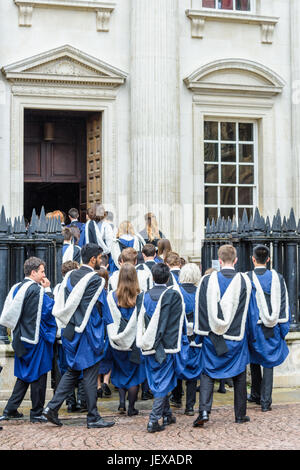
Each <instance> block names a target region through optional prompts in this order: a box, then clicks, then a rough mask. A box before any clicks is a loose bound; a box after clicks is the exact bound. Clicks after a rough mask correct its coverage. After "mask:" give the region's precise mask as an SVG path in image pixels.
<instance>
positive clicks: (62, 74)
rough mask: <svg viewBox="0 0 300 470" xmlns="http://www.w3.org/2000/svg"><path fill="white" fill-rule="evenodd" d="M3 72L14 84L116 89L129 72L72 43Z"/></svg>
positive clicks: (26, 60)
mask: <svg viewBox="0 0 300 470" xmlns="http://www.w3.org/2000/svg"><path fill="white" fill-rule="evenodd" d="M2 72H3V74H4V75H5V77H6V78H7V79H8V80H9V81H11V82H13V83H20V82H22V83H24V82H30V83H32V82H37V83H45V82H47V83H52V84H53V83H60V84H61V83H66V84H73V85H76V84H80V85H82V84H85V85H92V86H95V85H98V86H101V87H107V88H116V87H118V86H120V85H122V84H123V83H124V82H125V80H126V77H127V74H126V73H125V72H123V71H121V70H119V69H117V68H115V67H113V66H111V65H109V64H107V63H105V62H103V61H101V60H99V59H97V58H95V57H92V56H90V55H88V54H86V53H84V52H82V51H80V50H78V49H75V48H74V47H72V46H69V45H65V46H62V47H59V48H57V49H53V50H50V51H47V52H45V53H42V54H38V55H36V56H33V57H30V58H27V59H24V60H21V61H19V62H15V63H14V64H11V65H7V66H4V67H3V68H2Z"/></svg>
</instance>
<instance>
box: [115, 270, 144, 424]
mask: <svg viewBox="0 0 300 470" xmlns="http://www.w3.org/2000/svg"><path fill="white" fill-rule="evenodd" d="M107 301H108V307H109V309H110V313H111V316H112V318H113V320H114V323H113V324H111V325H109V326H108V328H107V332H108V336H109V339H110V351H111V356H112V360H113V366H112V372H111V382H112V384H113V385H114V386H115V387H117V388H118V389H119V396H120V406H119V411H120V412H122V413H124V412H125V411H126V405H125V397H126V393H127V394H128V401H129V407H128V416H134V415H137V414H138V410H137V409H135V406H134V405H135V402H136V400H137V394H138V389H139V385H140V384H141V383H143V382H144V380H145V378H146V373H145V365H144V360H143V357H142V354H141V352H140V350H139V349H138V348H137V347H136V329H137V318H138V315H139V312H140V309H141V306H142V303H143V293H140V288H139V284H138V278H137V273H136V270H135V268H134V266H133V265H132V264H130V263H124V264H123V265H122V267H121V269H120V275H119V281H118V287H117V290H115V291H111V292H109V294H108V298H107Z"/></svg>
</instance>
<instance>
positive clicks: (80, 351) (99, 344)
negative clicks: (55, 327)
mask: <svg viewBox="0 0 300 470" xmlns="http://www.w3.org/2000/svg"><path fill="white" fill-rule="evenodd" d="M75 287H76V286H75ZM67 288H68V290H69V291H70V292H71V291H72V290H73V286H72V285H71V282H70V278H69V279H68V282H67ZM98 301H99V302H100V303H101V307H102V318H101V316H100V315H99V311H98V309H97V307H96V306H94V307H93V309H92V312H91V314H90V317H89V320H88V322H87V325H86V327H85V329H84V330H83V332H82V333H78V332H75V333H74V337H73V339H72V340H71V341H70V340H68V339H67V338H65V337H64V335H63V333H64V329H62V332H61V333H62V336H61V338H62V345H63V348H64V350H65V354H66V362H67V364H68V367H70V368H71V369H73V370H84V369H87V368H88V367H91V366H93V365H94V364H96V363H97V362H99V360H100V358H101V355H102V354H103V350H104V337H105V328H106V325H108V324H110V323H112V321H113V320H112V317H111V315H110V311H109V309H108V305H107V301H106V292H105V290H104V289H103V290H102V292H101V294H100V296H99V298H98Z"/></svg>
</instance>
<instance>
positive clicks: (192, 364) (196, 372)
mask: <svg viewBox="0 0 300 470" xmlns="http://www.w3.org/2000/svg"><path fill="white" fill-rule="evenodd" d="M180 290H181V293H182V296H183V300H184V304H185V312H186V315H189V314H190V313H193V323H194V318H195V297H196V287H195V289H191V290H193V292H188V291H187V290H186V289H185V288H184V287H183V286H180ZM194 341H195V343H196V344H201V343H202V337H201V336H199V335H194ZM182 342H183V347H184V348H185V349H186V352H187V358H186V361H185V362H184V370H183V372H182V374H180V376H179V377H178V378H179V379H184V380H198V379H200V375H201V372H202V367H203V366H202V348H197V347H195V346H190V345H189V341H188V338H187V336H186V335H184V336H183V338H182ZM186 343H187V344H188V347H187V346H186Z"/></svg>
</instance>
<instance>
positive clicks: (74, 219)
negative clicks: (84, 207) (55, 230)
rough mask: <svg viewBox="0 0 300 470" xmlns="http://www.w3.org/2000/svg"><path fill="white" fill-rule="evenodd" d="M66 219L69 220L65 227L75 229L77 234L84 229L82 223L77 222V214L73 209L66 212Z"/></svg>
mask: <svg viewBox="0 0 300 470" xmlns="http://www.w3.org/2000/svg"><path fill="white" fill-rule="evenodd" d="M68 217H69V219H70V224H69V225H67V227H76V228H78V230H79V233H81V230H82V228H83V227H84V223H82V222H79V220H78V219H79V212H78V210H77V209H76V208H75V207H72V208H71V209H70V210H69V211H68Z"/></svg>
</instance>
